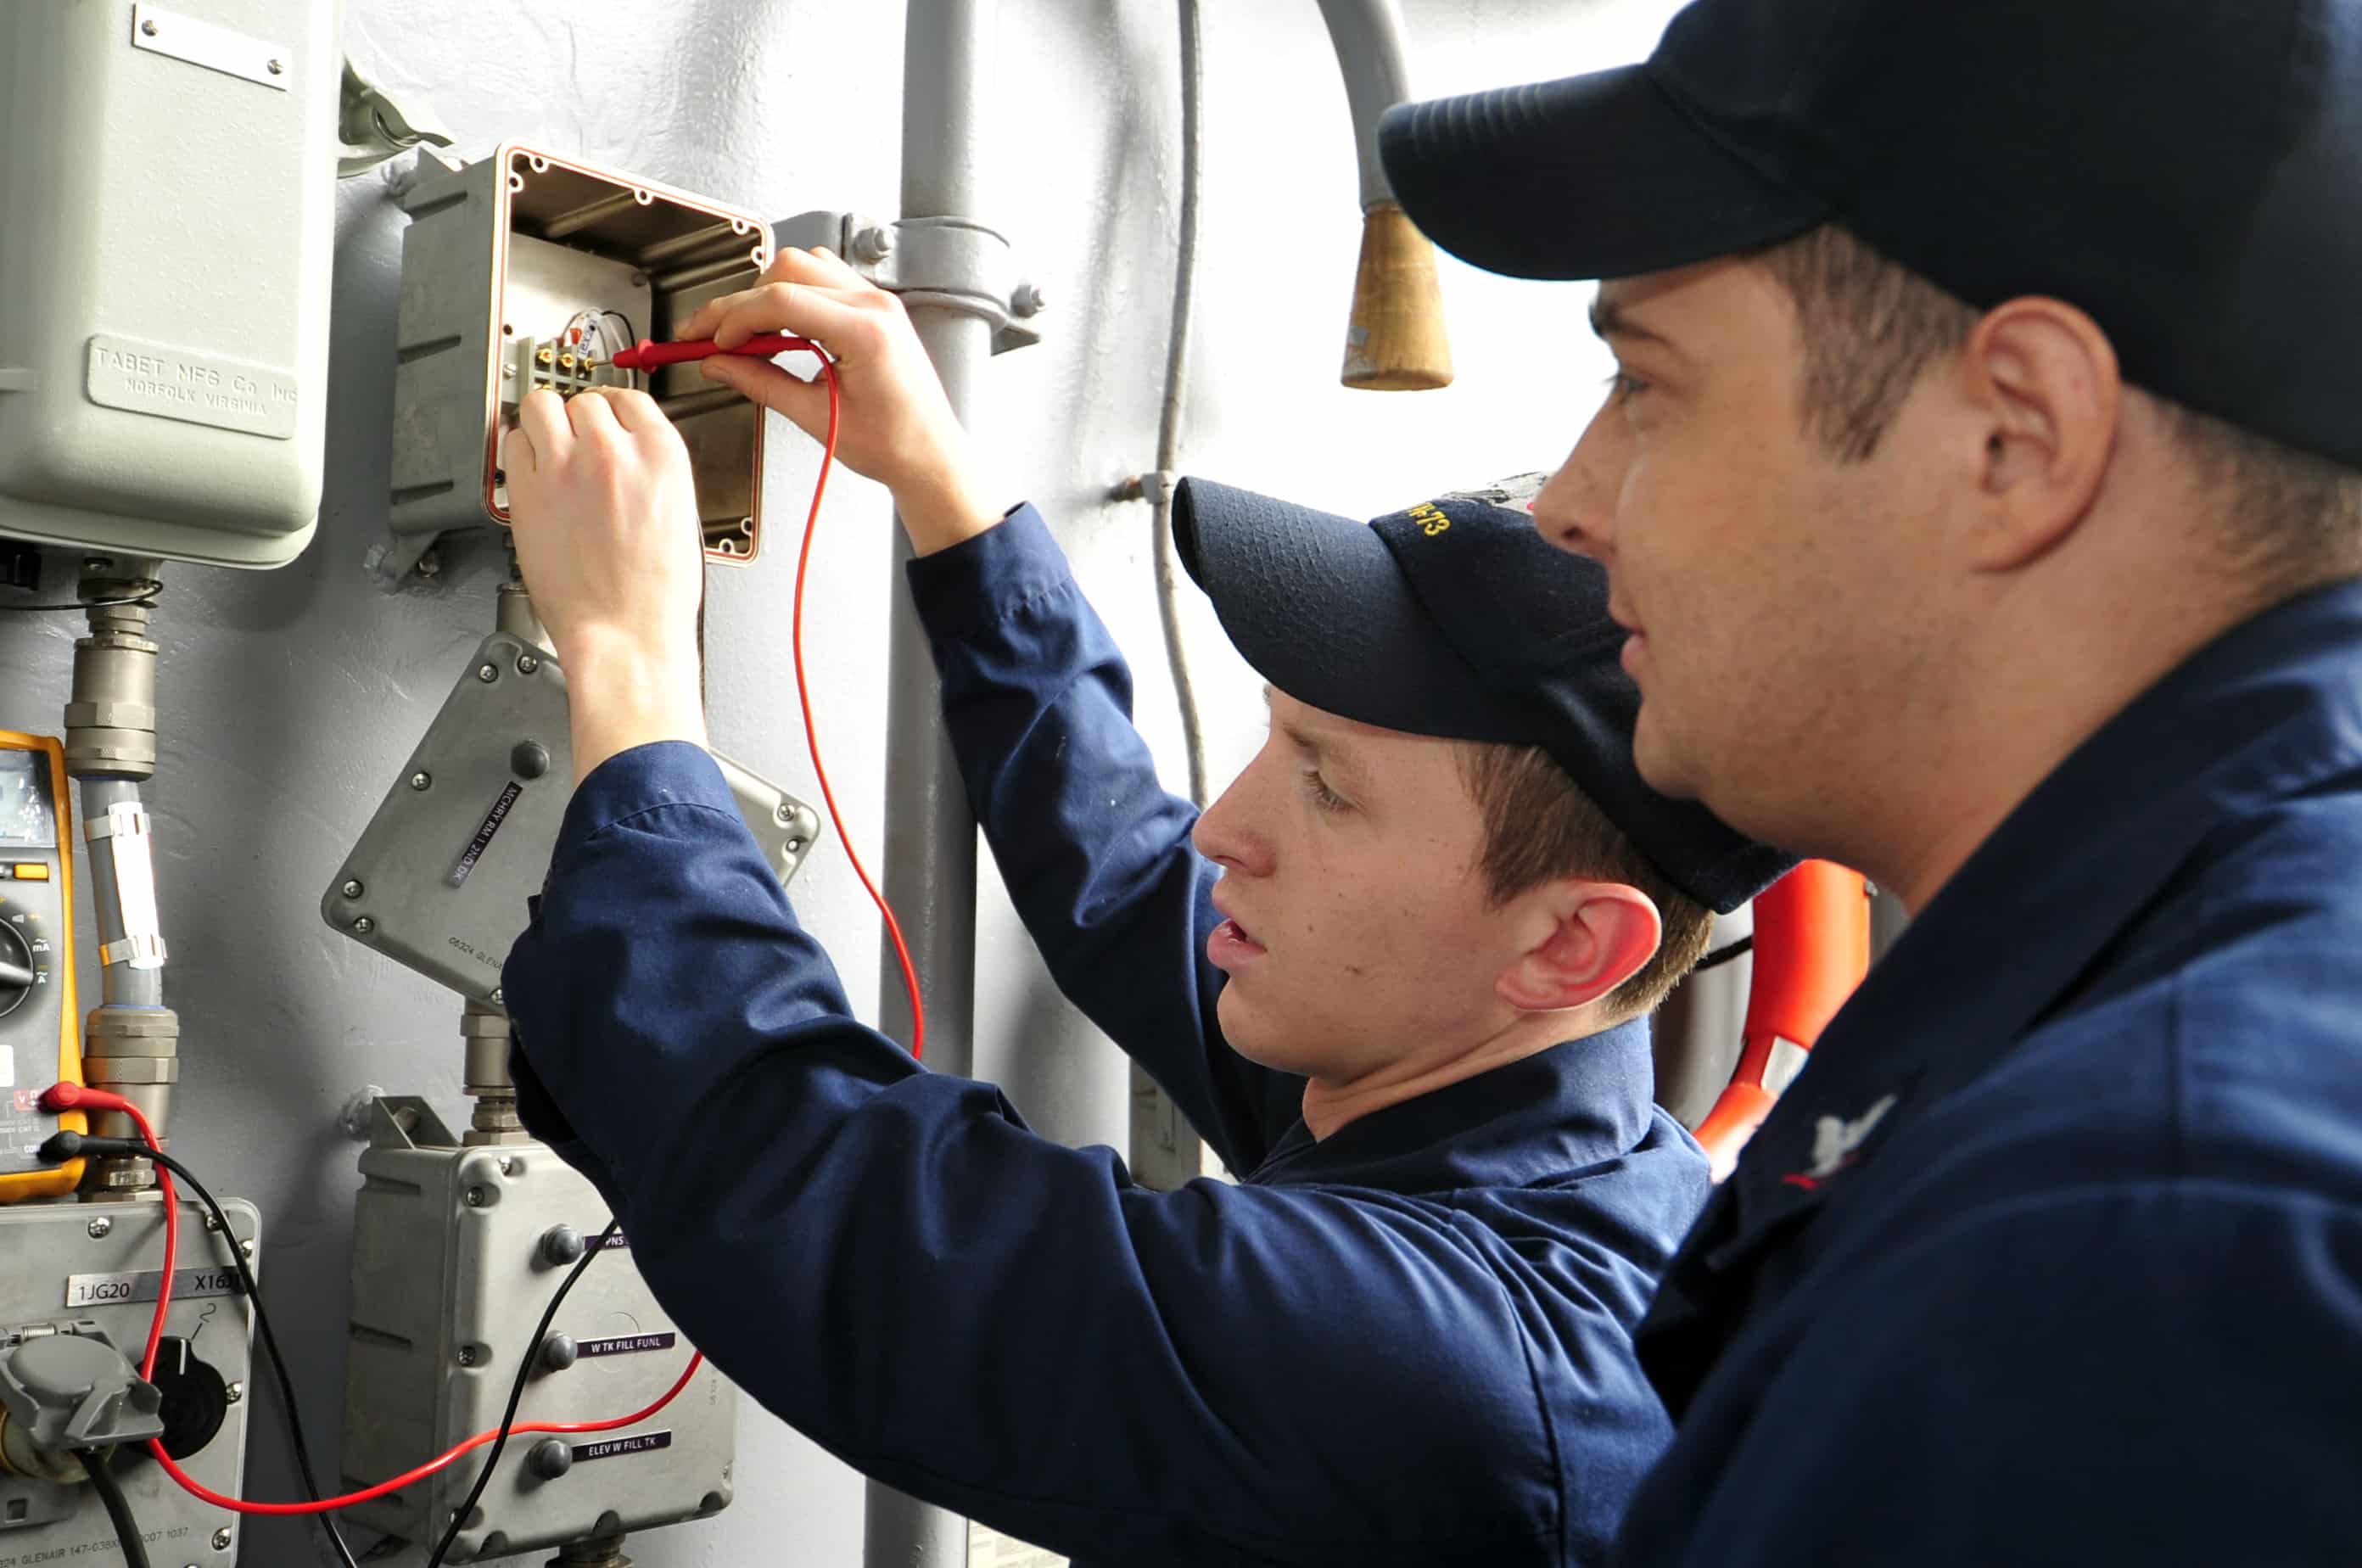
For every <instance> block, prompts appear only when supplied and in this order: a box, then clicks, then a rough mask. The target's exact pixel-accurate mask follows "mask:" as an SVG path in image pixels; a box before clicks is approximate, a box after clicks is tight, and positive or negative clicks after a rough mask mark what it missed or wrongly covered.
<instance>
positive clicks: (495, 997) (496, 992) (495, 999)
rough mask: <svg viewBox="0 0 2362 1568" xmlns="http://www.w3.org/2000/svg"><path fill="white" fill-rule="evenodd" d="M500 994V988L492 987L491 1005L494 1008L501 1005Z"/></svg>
mask: <svg viewBox="0 0 2362 1568" xmlns="http://www.w3.org/2000/svg"><path fill="white" fill-rule="evenodd" d="M501 994H502V993H501V988H500V987H498V986H494V987H493V988H492V1005H493V1006H494V1007H498V1006H500V1005H501Z"/></svg>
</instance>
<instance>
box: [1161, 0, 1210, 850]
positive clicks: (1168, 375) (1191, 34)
mask: <svg viewBox="0 0 2362 1568" xmlns="http://www.w3.org/2000/svg"><path fill="white" fill-rule="evenodd" d="M1180 8H1181V217H1180V232H1179V234H1178V235H1177V236H1176V237H1175V241H1174V258H1173V322H1172V326H1171V328H1170V337H1169V338H1168V340H1167V342H1166V345H1165V353H1164V410H1163V412H1162V413H1161V414H1159V416H1158V419H1157V426H1156V472H1155V474H1154V475H1153V478H1152V480H1151V481H1150V482H1151V483H1153V485H1154V487H1155V488H1154V490H1153V492H1152V494H1151V498H1150V499H1151V500H1152V501H1153V502H1154V503H1155V515H1154V523H1153V527H1154V529H1155V536H1156V538H1155V549H1156V617H1157V619H1158V621H1159V622H1161V623H1162V624H1163V625H1164V662H1165V664H1166V666H1167V667H1168V668H1170V669H1171V670H1172V672H1173V700H1174V701H1175V703H1177V704H1178V705H1179V707H1180V710H1181V741H1182V746H1183V749H1184V751H1185V752H1186V754H1187V757H1188V762H1189V799H1190V800H1191V801H1193V802H1195V803H1196V805H1197V807H1198V810H1199V811H1201V812H1202V811H1204V810H1205V809H1206V802H1207V801H1208V800H1209V799H1210V798H1211V792H1210V789H1209V785H1208V782H1207V776H1206V726H1205V721H1204V720H1203V719H1202V718H1201V717H1200V716H1199V713H1198V686H1197V681H1196V679H1195V678H1194V677H1193V676H1192V675H1191V673H1190V670H1189V650H1188V646H1187V643H1186V642H1185V641H1184V640H1183V638H1182V632H1181V600H1180V594H1181V563H1180V558H1179V554H1178V552H1177V550H1176V548H1175V545H1174V540H1173V491H1174V486H1175V482H1176V480H1175V476H1176V474H1177V472H1178V469H1179V467H1180V462H1181V418H1182V414H1183V413H1184V412H1185V408H1186V405H1187V401H1188V395H1189V336H1190V330H1191V327H1192V326H1193V325H1194V320H1195V315H1196V312H1195V305H1196V300H1197V290H1198V187H1199V185H1200V183H1201V180H1200V175H1199V164H1200V161H1201V159H1202V155H1203V152H1204V147H1203V143H1204V139H1205V136H1204V131H1203V129H1202V127H1201V118H1202V115H1201V106H1202V103H1203V99H1204V89H1205V72H1204V71H1203V69H1202V64H1201V62H1202V60H1203V50H1202V47H1201V44H1200V41H1199V39H1198V0H1180Z"/></svg>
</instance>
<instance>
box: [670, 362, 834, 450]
mask: <svg viewBox="0 0 2362 1568" xmlns="http://www.w3.org/2000/svg"><path fill="white" fill-rule="evenodd" d="M700 373H701V374H702V375H703V376H704V377H705V379H706V380H707V381H719V382H720V383H722V384H723V386H726V387H732V388H734V389H735V390H737V391H738V392H741V393H743V394H745V396H747V397H749V398H752V399H753V400H754V401H755V402H756V403H761V404H762V405H763V406H764V407H766V408H769V409H775V410H777V411H778V413H780V414H786V415H787V416H788V417H789V419H792V420H794V421H795V422H796V423H797V424H798V425H801V426H803V427H804V429H805V430H807V431H809V432H810V433H811V435H813V436H825V435H827V433H828V389H827V388H826V387H825V386H821V385H818V384H815V383H813V382H811V381H799V380H797V379H796V378H795V377H794V376H791V375H789V373H788V372H787V371H785V370H781V369H779V367H778V366H777V365H774V364H772V363H771V362H770V361H768V360H767V359H745V358H744V357H742V356H739V355H735V354H716V355H714V356H713V357H712V359H707V360H706V361H705V362H704V364H703V366H702V368H701V372H700Z"/></svg>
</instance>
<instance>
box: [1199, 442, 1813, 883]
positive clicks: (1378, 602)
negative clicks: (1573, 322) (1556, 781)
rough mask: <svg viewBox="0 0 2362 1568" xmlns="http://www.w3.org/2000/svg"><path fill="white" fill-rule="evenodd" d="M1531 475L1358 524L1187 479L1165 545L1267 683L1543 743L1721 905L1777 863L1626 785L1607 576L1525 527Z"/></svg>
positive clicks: (1632, 692) (1718, 827) (1412, 729)
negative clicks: (1173, 548) (1171, 539)
mask: <svg viewBox="0 0 2362 1568" xmlns="http://www.w3.org/2000/svg"><path fill="white" fill-rule="evenodd" d="M1541 478H1542V476H1540V475H1539V474H1537V475H1531V476H1529V477H1528V479H1527V480H1523V481H1519V480H1507V481H1504V483H1502V484H1501V485H1499V486H1496V487H1493V488H1490V489H1487V490H1483V491H1467V492H1462V493H1459V494H1453V495H1446V496H1441V497H1439V498H1437V499H1436V500H1433V501H1427V502H1420V503H1419V504H1418V505H1417V506H1413V507H1410V508H1408V509H1407V510H1405V511H1401V512H1396V513H1389V514H1388V515H1386V516H1384V517H1380V518H1378V519H1376V520H1375V521H1374V522H1370V523H1359V522H1356V521H1354V520H1353V519H1352V518H1350V517H1341V516H1338V515H1336V514H1334V513H1326V512H1319V511H1315V510H1313V509H1312V508H1310V507H1305V506H1297V505H1292V504H1290V503H1289V502H1284V501H1275V500H1273V499H1272V498H1270V497H1269V496H1264V495H1257V494H1254V493H1253V492H1252V491H1243V490H1233V489H1231V487H1230V486H1228V485H1220V484H1213V483H1210V482H1209V481H1207V480H1197V479H1192V480H1182V481H1181V486H1180V489H1179V491H1178V492H1177V493H1176V494H1175V498H1174V510H1173V527H1174V536H1175V544H1176V545H1177V546H1178V547H1179V551H1180V555H1181V561H1182V564H1183V565H1184V566H1185V567H1187V569H1188V572H1189V575H1190V576H1191V577H1192V578H1194V579H1196V580H1197V582H1198V586H1199V587H1200V588H1202V589H1204V590H1205V591H1206V593H1207V596H1208V597H1209V598H1210V599H1211V600H1212V601H1213V603H1214V613H1216V614H1217V615H1218V616H1220V619H1221V623H1222V629H1223V630H1224V631H1226V632H1228V633H1229V634H1230V636H1231V641H1232V642H1233V643H1235V644H1237V645H1238V649H1239V652H1240V653H1241V654H1242V656H1244V657H1245V658H1246V661H1247V662H1248V663H1249V664H1251V665H1253V667H1254V668H1255V669H1256V670H1257V671H1258V672H1260V673H1261V674H1262V675H1263V677H1264V679H1267V680H1269V681H1270V682H1271V683H1272V684H1273V685H1274V686H1276V687H1277V688H1279V689H1280V690H1283V691H1285V692H1286V693H1287V694H1288V695H1289V696H1291V697H1294V698H1295V699H1297V701H1302V702H1308V703H1310V704H1311V705H1312V706H1314V707H1316V708H1323V709H1326V710H1328V711H1329V712H1332V713H1336V714H1339V715H1341V716H1342V717H1344V718H1348V719H1355V720H1359V721H1360V722H1361V723H1365V724H1376V725H1378V726H1380V727H1381V728H1384V729H1390V730H1401V731H1404V732H1406V733H1407V734H1422V735H1439V736H1442V737H1445V738H1447V739H1451V740H1469V741H1495V742H1500V743H1503V744H1507V745H1537V746H1540V747H1541V748H1542V749H1543V750H1545V751H1547V752H1548V753H1549V754H1550V755H1551V758H1552V759H1553V760H1555V761H1556V762H1557V763H1558V765H1559V766H1560V767H1563V768H1564V769H1566V771H1567V774H1568V775H1569V776H1570V777H1571V778H1573V780H1574V782H1575V784H1576V785H1577V786H1578V787H1579V788H1580V789H1581V790H1583V792H1584V794H1585V795H1587V796H1589V797H1590V798H1591V800H1592V801H1594V802H1595V804H1596V805H1597V806H1598V807H1599V809H1600V810H1601V811H1602V812H1606V816H1607V818H1608V820H1609V821H1610V822H1613V823H1615V824H1616V825H1617V828H1619V829H1621V830H1622V831H1623V834H1624V835H1625V837H1627V838H1628V839H1630V840H1631V841H1632V844H1633V845H1634V847H1636V848H1637V849H1639V852H1640V853H1641V854H1642V855H1644V856H1648V858H1649V860H1650V864H1652V865H1654V866H1655V867H1657V869H1658V870H1660V871H1661V872H1662V873H1664V876H1665V878H1666V879H1667V880H1668V881H1670V882H1672V885H1673V886H1675V887H1676V888H1679V889H1682V891H1683V892H1685V893H1687V894H1689V895H1690V896H1691V897H1692V898H1694V899H1696V900H1698V901H1699V902H1700V903H1702V904H1705V905H1706V906H1707V907H1708V908H1710V909H1713V910H1715V911H1718V912H1723V913H1727V912H1728V911H1731V910H1734V909H1737V908H1738V906H1739V905H1740V904H1742V903H1745V902H1746V901H1747V900H1749V899H1750V898H1753V897H1754V896H1755V895H1756V894H1757V893H1758V892H1760V891H1761V890H1762V889H1764V888H1766V887H1768V886H1770V885H1771V883H1772V882H1773V881H1775V880H1777V879H1778V878H1780V876H1781V875H1782V874H1783V872H1785V871H1786V870H1787V869H1788V867H1790V866H1792V865H1794V860H1793V859H1791V858H1790V857H1789V856H1784V855H1783V854H1781V853H1780V852H1779V851H1777V850H1774V849H1771V848H1768V847H1766V846H1765V845H1760V844H1757V843H1755V842H1754V841H1753V840H1751V839H1749V838H1746V837H1744V836H1742V835H1741V834H1738V833H1737V832H1736V831H1734V830H1733V829H1731V828H1730V827H1728V826H1727V825H1726V824H1725V823H1723V822H1722V821H1721V820H1720V819H1719V818H1717V817H1716V816H1715V815H1714V813H1713V812H1709V811H1707V810H1706V809H1705V807H1704V806H1701V805H1699V804H1697V803H1696V802H1695V801H1675V800H1672V799H1670V798H1668V797H1666V796H1664V795H1661V794H1659V793H1658V792H1657V791H1656V790H1652V789H1650V787H1649V786H1648V785H1647V784H1646V783H1644V782H1642V780H1641V778H1640V774H1639V768H1638V767H1637V766H1636V765H1635V764H1634V762H1633V760H1632V726H1633V723H1634V722H1635V721H1636V720H1637V719H1638V718H1639V712H1640V690H1639V687H1638V686H1636V685H1635V684H1634V683H1633V680H1632V678H1631V677H1630V676H1629V675H1627V674H1626V673H1625V672H1624V668H1623V665H1622V664H1621V662H1620V661H1619V658H1618V655H1619V654H1620V653H1621V651H1622V648H1623V645H1624V636H1625V633H1624V629H1623V628H1622V627H1620V626H1618V625H1617V624H1616V623H1615V621H1614V620H1612V619H1611V618H1610V617H1609V616H1608V613H1607V577H1606V572H1605V571H1603V570H1602V569H1601V568H1600V567H1599V565H1598V564H1597V563H1596V562H1595V561H1590V560H1586V559H1584V558H1581V557H1578V556H1571V555H1568V554H1566V553H1565V552H1564V551H1562V550H1560V549H1559V548H1557V547H1555V546H1553V545H1551V543H1550V542H1549V541H1548V540H1546V539H1544V538H1543V537H1542V536H1541V535H1540V534H1539V533H1538V532H1536V531H1535V528H1534V521H1533V517H1532V516H1531V514H1530V513H1529V512H1528V511H1527V510H1526V506H1527V504H1528V503H1529V502H1530V501H1531V499H1532V494H1533V491H1535V490H1537V489H1539V488H1540V480H1541Z"/></svg>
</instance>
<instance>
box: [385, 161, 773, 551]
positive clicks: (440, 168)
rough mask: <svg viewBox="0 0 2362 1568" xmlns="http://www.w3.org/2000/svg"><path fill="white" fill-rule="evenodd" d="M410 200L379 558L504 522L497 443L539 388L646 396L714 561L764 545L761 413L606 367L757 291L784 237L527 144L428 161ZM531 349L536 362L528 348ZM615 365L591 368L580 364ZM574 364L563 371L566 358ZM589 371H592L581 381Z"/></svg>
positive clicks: (724, 393)
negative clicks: (728, 297) (618, 388)
mask: <svg viewBox="0 0 2362 1568" xmlns="http://www.w3.org/2000/svg"><path fill="white" fill-rule="evenodd" d="M416 167H417V170H418V171H419V178H418V179H417V180H416V181H415V182H413V183H412V184H411V186H410V187H409V189H408V190H407V191H406V192H405V193H404V194H403V208H404V209H405V210H406V211H407V212H408V213H409V214H410V220H411V221H410V227H409V229H408V230H407V232H405V233H404V235H403V241H402V320H401V326H400V355H401V358H400V361H399V363H398V364H397V366H396V368H395V370H394V380H393V494H392V505H391V510H390V516H389V525H390V530H391V531H390V534H389V536H388V537H387V539H386V540H385V542H384V543H383V544H382V545H381V546H379V547H376V548H375V549H373V550H372V551H371V553H370V566H371V568H372V569H373V570H375V571H376V572H377V573H378V574H379V576H380V577H381V578H383V579H386V580H394V579H398V578H400V577H402V576H403V574H405V573H407V572H408V571H409V570H410V569H412V568H413V567H414V566H415V565H416V564H417V562H418V558H419V557H420V556H421V555H422V554H424V553H425V550H426V548H427V547H429V546H430V545H432V544H433V543H434V542H435V539H436V536H438V535H440V534H443V533H445V532H447V531H449V530H451V529H455V528H475V527H481V526H483V525H486V524H488V523H489V524H500V525H506V523H507V522H508V516H509V512H508V485H507V480H506V476H505V475H503V474H502V471H501V468H500V463H501V442H502V437H503V436H505V435H506V434H507V433H508V432H509V431H510V430H512V429H513V428H514V427H515V424H516V406H517V404H518V403H519V402H521V401H522V400H523V398H524V394H525V393H526V392H529V391H531V390H532V389H533V388H534V387H535V386H536V385H544V386H549V387H552V388H554V389H557V390H559V391H561V392H564V391H571V390H576V389H578V388H579V387H580V386H582V385H585V384H595V383H596V381H602V380H609V379H612V380H614V381H621V382H624V383H628V384H634V385H638V386H642V387H644V388H645V389H646V391H647V392H650V393H652V394H653V395H654V396H655V398H656V400H657V404H658V405H659V406H661V407H662V408H663V409H664V410H665V413H666V414H668V416H669V417H670V418H671V420H672V422H673V424H674V425H676V426H677V427H678V428H679V431H680V435H681V439H682V440H683V441H684V442H686V443H687V445H688V447H689V457H690V469H691V471H692V472H693V474H694V476H695V478H696V480H697V500H698V505H699V507H700V508H701V512H702V515H703V521H704V525H705V546H706V554H707V556H708V557H709V558H712V559H714V560H720V561H735V562H740V563H744V562H746V561H751V560H752V559H754V558H755V556H756V552H757V551H758V550H759V549H760V548H761V546H762V531H763V508H762V475H763V419H762V411H761V410H760V409H758V408H756V406H755V405H754V404H753V403H748V402H747V401H746V400H745V398H743V397H741V396H739V395H738V394H737V393H736V392H733V391H731V390H730V389H729V388H727V387H716V386H714V385H713V384H712V383H711V382H709V381H704V380H702V379H701V377H700V376H699V374H698V370H697V367H696V366H695V365H693V364H690V365H676V366H672V367H669V368H668V369H665V370H658V371H657V372H656V373H655V374H654V375H653V376H640V375H635V374H631V373H627V372H624V371H619V370H613V369H612V367H610V366H608V364H607V362H608V360H610V359H612V356H613V352H614V350H615V349H616V348H618V347H628V346H629V344H630V343H631V342H632V341H633V340H635V339H636V338H638V337H658V338H663V337H672V336H673V335H674V332H675V329H676V328H678V327H679V326H680V324H681V323H683V322H685V321H687V320H688V319H689V317H690V315H692V314H694V313H695V311H696V310H697V308H698V306H700V305H701V304H704V303H705V302H706V301H708V300H710V299H712V298H714V297H715V296H716V295H718V294H723V293H730V292H732V291H734V290H737V289H743V288H746V287H749V286H750V285H752V284H753V283H754V282H755V280H756V277H757V275H758V274H759V273H760V272H761V271H762V270H763V267H764V265H765V263H766V262H767V260H768V259H769V257H770V242H771V237H770V229H769V227H768V226H767V225H766V224H765V223H764V222H763V221H762V220H761V219H760V218H758V217H756V215H754V214H752V213H750V212H745V211H740V210H735V209H733V208H731V207H727V206H724V205H723V204H720V203H717V202H714V201H712V200H710V199H708V198H706V197H703V196H694V195H690V194H688V193H685V192H680V191H674V190H669V189H668V188H666V187H665V186H662V185H658V184H657V183H655V182H652V181H648V180H643V179H640V178H638V177H637V176H634V175H626V174H616V173H611V172H608V171H603V170H598V169H593V168H590V167H589V166H588V165H585V164H581V163H576V162H573V161H570V160H567V159H563V158H560V157H557V155H556V154H554V153H545V152H535V151H534V150H532V149H528V148H523V147H502V149H500V150H499V151H497V152H495V153H494V154H493V155H492V156H491V157H490V158H487V159H484V160H481V161H480V162H476V163H471V164H467V165H464V166H460V167H456V168H454V167H446V166H445V165H444V164H443V162H442V161H441V160H440V159H439V158H438V157H436V155H433V154H427V153H421V154H420V155H419V158H418V162H417V165H416ZM520 350H523V351H524V352H523V353H522V354H520V352H519V351H520ZM585 359H589V360H590V363H591V365H593V366H596V367H602V368H603V369H602V370H601V371H600V372H599V373H598V374H596V375H593V374H590V373H589V372H587V371H584V366H583V361H584V360H585ZM560 360H563V361H564V363H563V364H562V365H561V364H560V363H559V361H560ZM577 371H584V373H582V374H575V373H574V372H577Z"/></svg>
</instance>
